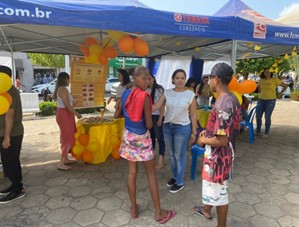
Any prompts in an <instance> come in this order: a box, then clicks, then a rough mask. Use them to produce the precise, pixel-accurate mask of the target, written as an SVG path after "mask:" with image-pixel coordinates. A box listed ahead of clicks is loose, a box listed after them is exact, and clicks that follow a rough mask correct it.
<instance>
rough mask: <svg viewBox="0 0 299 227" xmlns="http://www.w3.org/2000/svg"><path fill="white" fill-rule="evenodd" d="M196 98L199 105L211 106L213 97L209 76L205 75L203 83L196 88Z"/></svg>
mask: <svg viewBox="0 0 299 227" xmlns="http://www.w3.org/2000/svg"><path fill="white" fill-rule="evenodd" d="M195 94H196V97H197V103H198V105H206V106H208V105H209V100H210V97H211V96H212V92H211V88H210V85H209V78H208V75H203V76H202V79H201V82H200V84H199V85H197V87H196V92H195Z"/></svg>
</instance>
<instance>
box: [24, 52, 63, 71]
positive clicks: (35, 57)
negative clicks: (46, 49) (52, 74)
mask: <svg viewBox="0 0 299 227" xmlns="http://www.w3.org/2000/svg"><path fill="white" fill-rule="evenodd" d="M28 55H29V58H30V60H31V62H32V63H33V64H35V65H40V66H48V67H55V68H64V67H65V61H64V55H61V54H36V53H28Z"/></svg>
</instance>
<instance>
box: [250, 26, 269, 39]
mask: <svg viewBox="0 0 299 227" xmlns="http://www.w3.org/2000/svg"><path fill="white" fill-rule="evenodd" d="M266 33H267V26H266V25H265V24H262V23H257V24H254V31H253V37H254V38H258V39H265V38H266Z"/></svg>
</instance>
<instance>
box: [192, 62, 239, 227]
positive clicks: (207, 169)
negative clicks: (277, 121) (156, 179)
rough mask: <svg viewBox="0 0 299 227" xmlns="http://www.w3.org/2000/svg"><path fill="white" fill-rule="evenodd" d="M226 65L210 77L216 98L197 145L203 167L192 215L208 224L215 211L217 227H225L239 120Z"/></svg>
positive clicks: (237, 105)
mask: <svg viewBox="0 0 299 227" xmlns="http://www.w3.org/2000/svg"><path fill="white" fill-rule="evenodd" d="M233 73H234V72H233V70H232V68H231V67H230V66H229V65H227V64H226V63H217V64H216V65H215V66H214V67H213V68H212V71H211V75H210V76H209V81H210V87H211V90H212V92H216V93H217V94H218V97H217V99H216V102H215V104H214V106H213V109H212V110H211V114H210V117H209V121H208V125H207V129H206V130H205V131H202V132H201V134H200V139H199V141H200V145H201V146H205V154H204V160H203V167H202V201H203V204H204V206H202V207H201V206H195V207H193V211H194V212H196V213H197V214H199V215H200V216H202V217H203V218H205V219H207V220H211V219H212V216H211V209H212V207H213V206H215V207H216V209H217V218H218V223H217V227H226V221H227V213H228V203H229V202H228V179H229V175H230V171H231V166H232V162H233V156H234V147H235V135H236V131H237V130H238V129H239V125H240V120H241V108H240V104H239V102H238V100H237V98H236V97H235V96H234V95H233V94H232V93H231V92H230V91H229V89H228V84H229V83H230V81H231V79H232V75H233Z"/></svg>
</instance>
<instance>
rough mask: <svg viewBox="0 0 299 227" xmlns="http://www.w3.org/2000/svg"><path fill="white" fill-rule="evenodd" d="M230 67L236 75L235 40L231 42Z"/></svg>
mask: <svg viewBox="0 0 299 227" xmlns="http://www.w3.org/2000/svg"><path fill="white" fill-rule="evenodd" d="M231 55H232V57H231V66H232V68H233V70H234V72H235V73H236V59H237V40H232V53H231Z"/></svg>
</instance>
